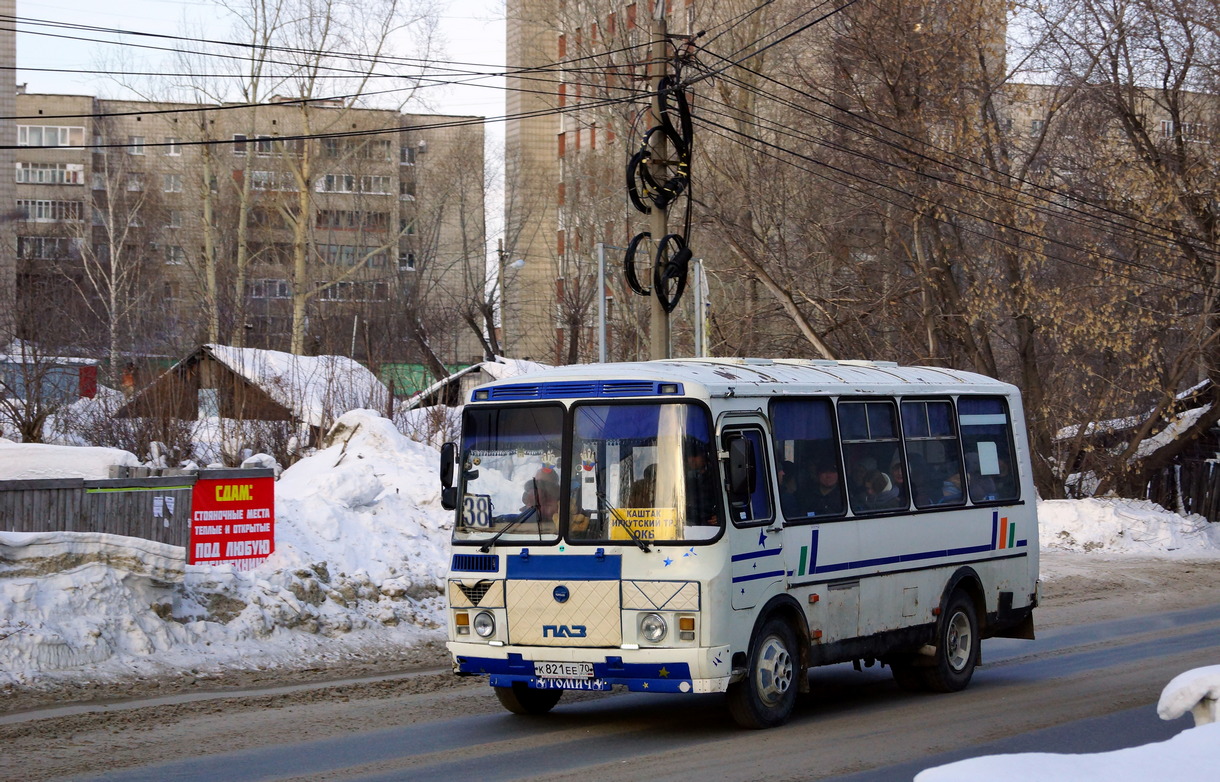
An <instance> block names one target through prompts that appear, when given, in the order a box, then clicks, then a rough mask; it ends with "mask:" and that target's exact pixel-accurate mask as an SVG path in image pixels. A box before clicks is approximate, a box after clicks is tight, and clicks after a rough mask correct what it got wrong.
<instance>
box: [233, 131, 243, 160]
mask: <svg viewBox="0 0 1220 782" xmlns="http://www.w3.org/2000/svg"><path fill="white" fill-rule="evenodd" d="M233 154H234V155H244V154H246V136H245V134H242V133H234V134H233Z"/></svg>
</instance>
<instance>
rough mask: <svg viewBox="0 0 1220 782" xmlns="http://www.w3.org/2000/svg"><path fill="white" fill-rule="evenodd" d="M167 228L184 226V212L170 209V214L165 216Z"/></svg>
mask: <svg viewBox="0 0 1220 782" xmlns="http://www.w3.org/2000/svg"><path fill="white" fill-rule="evenodd" d="M165 227H166V228H181V227H182V212H180V211H179V210H177V209H171V210H169V214H167V215H166V218H165Z"/></svg>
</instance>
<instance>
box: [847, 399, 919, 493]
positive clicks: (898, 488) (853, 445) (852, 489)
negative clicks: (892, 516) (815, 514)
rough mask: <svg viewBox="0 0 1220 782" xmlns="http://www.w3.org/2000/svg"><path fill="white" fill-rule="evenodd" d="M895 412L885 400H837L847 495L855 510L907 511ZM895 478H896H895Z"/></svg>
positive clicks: (891, 403)
mask: <svg viewBox="0 0 1220 782" xmlns="http://www.w3.org/2000/svg"><path fill="white" fill-rule="evenodd" d="M897 413H898V411H897V409H896V406H895V405H894V403H893V402H892V401H890V400H888V399H884V400H877V401H867V402H866V401H854V400H853V401H841V402H839V431H840V432H841V433H842V437H843V458H844V459H846V461H847V496H848V499H850V500H851V509H852V511H854V512H855V513H880V512H884V511H894V510H906V509H907V507H908V504H909V499H908V496H909V495H908V491H907V485H906V466H905V464H904V462H903V460H902V449H901V448H900V447H899V437H898V415H897ZM895 477H897V479H898V480H895Z"/></svg>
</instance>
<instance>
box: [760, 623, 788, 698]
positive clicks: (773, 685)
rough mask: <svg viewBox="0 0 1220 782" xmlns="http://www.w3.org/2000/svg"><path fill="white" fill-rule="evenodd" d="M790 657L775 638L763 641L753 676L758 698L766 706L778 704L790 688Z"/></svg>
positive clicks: (771, 637)
mask: <svg viewBox="0 0 1220 782" xmlns="http://www.w3.org/2000/svg"><path fill="white" fill-rule="evenodd" d="M792 678H793V668H792V655H791V654H789V653H788V649H787V647H786V646H785V645H784V644H783V642H782V641H781V640H780V639H778V638H776V637H775V636H770V637H768V638H767V639H766V640H764V641H763V646H762V649H761V650H760V652H759V655H758V670H757V672H756V674H755V680H756V686H757V688H758V696H759V698H760V699H762V701H763V702H764V703H766V704H767V705H769V706H770V705H773V704H775V703H778V702H779V701H780V699H782V698H783V697H784V693H786V692H788V689H789V688H790V687H791V686H792Z"/></svg>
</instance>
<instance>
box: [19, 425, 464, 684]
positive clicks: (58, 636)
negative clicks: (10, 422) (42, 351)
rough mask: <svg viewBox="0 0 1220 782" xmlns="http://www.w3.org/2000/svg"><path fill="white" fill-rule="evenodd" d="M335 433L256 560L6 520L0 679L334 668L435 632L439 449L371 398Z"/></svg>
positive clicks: (441, 519) (290, 491) (295, 483)
mask: <svg viewBox="0 0 1220 782" xmlns="http://www.w3.org/2000/svg"><path fill="white" fill-rule="evenodd" d="M331 441H332V444H331V445H330V447H327V448H325V449H323V450H321V451H319V452H318V453H317V454H316V455H314V456H312V457H310V458H308V459H305V460H302V461H301V462H299V463H297V464H296V465H294V466H293V467H291V468H290V469H288V470H286V471H285V472H284V474H283V477H282V479H281V480H280V481H279V482H278V483H277V486H276V552H275V554H273V555H272V557H271V558H270V559H269V560H268V561H267V562H266V563H264V564H263V565H262V566H260V567H258V568H256V569H255V570H252V571H249V572H239V571H236V570H234V569H233V568H231V567H227V566H225V567H213V566H205V565H200V566H186V565H184V564H183V563H184V561H185V552H184V550H183V549H181V548H178V547H174V546H166V545H164V544H159V543H154V542H151V541H145V540H141V539H138V538H127V537H119V536H111V535H99V534H81V533H39V534H29V533H0V563H2V564H0V686H4V685H9V684H26V685H29V684H37V683H38V682H39V681H41V680H54V679H81V678H86V679H94V680H98V679H121V678H125V677H130V676H133V675H149V674H158V673H176V672H180V671H186V670H204V671H206V670H209V669H213V670H214V669H220V668H224V667H231V668H255V667H257V668H269V667H270V668H275V667H296V666H300V665H302V664H307V663H308V664H320V665H325V664H326V662H327V661H329V660H339V659H344V658H346V657H349V656H350V655H352V654H378V653H387V652H388V653H393V652H395V651H397V650H401V649H403V648H406V647H411V646H415V645H417V644H418V643H420V642H421V641H424V640H437V639H439V637H440V633H439V628H440V627H441V625H442V623H443V621H444V619H443V617H444V605H443V601H442V600H441V589H442V586H443V576H444V573H445V569H446V564H447V550H448V541H449V529H450V527H451V521H450V520H449V516H450V514H448V513H446V512H445V511H443V510H441V508H440V502H439V497H438V495H439V491H438V488H439V479H438V477H437V474H436V471H437V465H438V463H439V455H438V454H437V452H436V451H435V450H433V449H430V448H428V447H426V446H422V445H420V444H418V443H415V442H412V441H410V440H407V439H406V438H404V437H402V436H401V435H399V434H398V432H397V431H396V430H395V429H394V428H393V425H392V424H390V422H388V421H386V420H385V419H382V418H379V417H378V416H377V415H376V414H375V413H372V412H371V411H367V410H357V411H353V412H350V413H347V414H345V415H344V416H342V417H341V418H340V420H339V421H338V422H337V423H336V425H335V428H334V430H333V431H332V437H331ZM12 447H13V448H18V447H17V446H12ZM30 447H31V446H20V447H19V449H21V450H24V449H28V448H30ZM74 450H78V451H79V450H81V449H74Z"/></svg>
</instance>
